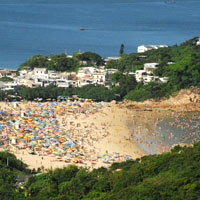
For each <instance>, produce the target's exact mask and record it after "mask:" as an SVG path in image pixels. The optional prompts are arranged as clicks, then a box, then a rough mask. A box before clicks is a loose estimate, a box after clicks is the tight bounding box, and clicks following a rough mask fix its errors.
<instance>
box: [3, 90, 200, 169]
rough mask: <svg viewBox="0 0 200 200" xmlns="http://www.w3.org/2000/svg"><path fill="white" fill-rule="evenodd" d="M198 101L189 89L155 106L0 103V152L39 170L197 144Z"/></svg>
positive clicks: (93, 164) (100, 164)
mask: <svg viewBox="0 0 200 200" xmlns="http://www.w3.org/2000/svg"><path fill="white" fill-rule="evenodd" d="M199 99H200V94H199V91H196V90H194V89H191V90H182V91H180V92H179V93H178V95H176V96H175V97H171V98H169V99H168V100H163V101H160V102H155V101H152V100H149V101H146V102H143V103H138V102H131V101H128V102H127V101H123V102H119V103H116V102H111V103H106V102H99V103H97V102H93V101H92V100H90V101H89V100H84V101H81V100H79V99H77V100H75V101H72V100H70V99H69V100H68V101H67V102H44V103H41V102H18V103H14V102H13V103H10V102H0V112H1V116H0V117H1V121H0V142H1V150H8V151H11V152H13V153H14V154H15V155H16V156H17V158H18V159H20V160H22V161H23V162H24V163H26V164H27V165H28V167H29V168H31V169H38V168H40V169H42V170H47V169H54V168H57V167H63V166H67V165H70V164H75V165H78V166H82V167H87V168H90V169H92V168H98V167H108V166H109V165H111V164H112V163H113V162H121V161H126V160H128V159H136V158H140V157H142V156H144V155H146V154H149V153H150V154H151V153H162V152H167V151H170V149H171V148H172V147H173V146H174V145H176V144H183V145H185V144H186V145H188V144H193V143H195V142H197V141H199V140H200V131H199V130H200V128H199V127H200V123H199V122H200V121H199V119H200V118H199V116H200V113H199V108H200V103H199ZM188 111H189V114H188Z"/></svg>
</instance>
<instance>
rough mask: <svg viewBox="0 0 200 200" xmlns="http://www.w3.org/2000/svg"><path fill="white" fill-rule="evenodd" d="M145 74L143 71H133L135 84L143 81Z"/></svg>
mask: <svg viewBox="0 0 200 200" xmlns="http://www.w3.org/2000/svg"><path fill="white" fill-rule="evenodd" d="M146 75H147V73H146V71H145V70H136V71H135V79H136V81H137V82H141V81H143V78H144V76H146Z"/></svg>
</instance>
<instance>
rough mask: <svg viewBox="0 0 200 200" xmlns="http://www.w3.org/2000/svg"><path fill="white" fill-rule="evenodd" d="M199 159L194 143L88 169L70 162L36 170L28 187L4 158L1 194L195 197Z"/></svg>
mask: <svg viewBox="0 0 200 200" xmlns="http://www.w3.org/2000/svg"><path fill="white" fill-rule="evenodd" d="M0 158H1V154H0ZM1 162H2V161H1ZM15 162H16V163H17V162H18V161H15ZM16 165H18V164H16ZM199 165H200V143H196V144H195V145H194V147H180V146H176V147H174V149H172V151H171V152H168V153H163V154H161V155H150V156H144V157H142V158H141V159H137V160H128V161H126V162H122V163H113V164H112V166H111V167H110V168H103V167H102V168H99V169H93V170H92V171H88V170H87V169H84V168H78V167H76V166H69V167H65V168H63V169H55V170H53V171H52V170H51V171H49V172H47V173H42V174H38V175H37V176H32V177H31V178H29V179H28V180H27V181H26V182H25V185H24V189H21V190H16V185H15V184H14V183H15V176H16V173H17V172H16V171H12V169H13V168H11V169H10V168H9V167H7V166H6V164H5V163H4V165H3V167H2V165H0V166H1V168H2V169H1V171H0V181H2V184H1V187H0V197H1V199H3V200H4V199H6V200H9V199H13V196H12V195H16V196H15V198H14V199H16V200H17V199H28V200H36V199H40V200H46V199H50V200H74V199H76V200H79V199H83V200H91V199H94V200H110V199H112V200H141V199H142V200H157V199H163V200H168V199H169V200H179V199H187V200H197V199H199V196H200V168H199ZM22 170H23V169H22ZM5 174H6V175H5ZM8 191H9V192H8ZM22 196H23V197H22Z"/></svg>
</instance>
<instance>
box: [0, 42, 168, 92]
mask: <svg viewBox="0 0 200 200" xmlns="http://www.w3.org/2000/svg"><path fill="white" fill-rule="evenodd" d="M163 47H167V45H142V46H139V47H138V53H142V52H145V51H148V50H150V49H157V48H163ZM118 59H119V57H108V58H106V59H105V63H107V62H108V61H109V60H118ZM169 64H170V63H169ZM171 64H172V63H171ZM157 67H158V63H146V64H144V69H143V70H136V71H135V72H134V73H133V72H130V73H129V75H133V76H135V78H136V81H137V82H144V83H149V82H152V81H155V82H161V83H166V82H167V81H168V77H162V78H161V77H158V76H154V72H155V70H156V69H157ZM117 72H118V70H117V69H105V68H104V66H102V67H99V68H97V67H93V66H91V67H82V68H80V69H79V71H78V72H77V73H76V72H70V73H68V72H58V71H53V70H48V69H47V68H34V69H33V70H31V69H30V68H29V67H24V68H23V69H22V70H20V71H17V70H9V69H0V78H2V77H9V78H12V79H13V81H8V82H3V81H0V90H15V89H17V88H18V87H19V86H26V87H31V88H34V87H46V86H49V85H55V86H57V87H64V88H69V87H82V86H85V85H88V84H94V85H103V86H105V87H110V86H111V85H112V75H113V74H114V73H117Z"/></svg>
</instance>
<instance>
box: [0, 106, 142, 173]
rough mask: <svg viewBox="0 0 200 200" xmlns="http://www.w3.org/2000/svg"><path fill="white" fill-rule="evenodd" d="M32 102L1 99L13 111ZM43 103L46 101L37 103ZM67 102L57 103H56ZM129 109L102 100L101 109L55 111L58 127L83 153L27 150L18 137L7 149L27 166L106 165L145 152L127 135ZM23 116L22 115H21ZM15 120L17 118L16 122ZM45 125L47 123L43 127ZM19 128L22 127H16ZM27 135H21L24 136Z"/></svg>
mask: <svg viewBox="0 0 200 200" xmlns="http://www.w3.org/2000/svg"><path fill="white" fill-rule="evenodd" d="M32 104H36V103H35V102H33V103H31V102H27V103H24V102H23V103H17V105H16V104H15V103H3V102H2V103H0V106H1V109H7V110H8V111H9V110H10V111H11V110H12V111H11V112H13V113H15V112H17V111H19V110H24V109H25V108H26V107H27V106H32ZM42 104H44V105H45V106H46V105H47V104H49V103H40V105H42ZM61 105H62V106H66V105H65V104H63V103H60V104H59V106H61ZM130 115H131V113H130V111H129V110H128V109H124V108H123V109H121V108H120V106H119V105H117V104H115V103H102V106H101V109H99V110H94V111H93V112H91V113H80V112H67V111H62V112H55V117H56V121H57V125H58V127H59V130H62V131H63V132H64V133H65V134H68V136H70V139H71V140H72V141H74V142H75V143H76V144H80V149H79V151H80V152H81V153H80V154H81V155H82V156H79V157H76V156H75V157H74V156H73V158H72V157H71V158H70V159H63V157H62V156H55V155H52V154H49V155H48V154H46V153H41V154H39V153H37V154H36V155H32V154H30V151H29V149H28V148H23V149H19V148H18V146H20V140H18V143H17V144H16V145H13V144H10V145H9V147H8V149H9V150H10V151H11V152H13V153H14V154H15V155H16V157H17V158H18V159H20V160H22V161H23V162H25V163H26V164H27V165H28V166H29V168H31V169H33V168H35V169H37V168H41V169H54V168H57V167H63V166H66V165H69V164H76V165H79V166H84V167H87V168H98V167H101V166H104V167H107V166H109V165H110V164H111V163H112V162H120V161H124V160H127V159H130V158H131V159H136V158H138V157H141V156H143V155H144V152H143V151H142V150H141V149H140V148H138V147H137V146H136V145H135V144H134V141H133V139H132V138H131V136H130V129H129V127H128V125H127V121H128V119H129V118H130ZM21 118H22V117H21ZM15 123H16V122H15ZM46 128H47V127H46ZM15 131H17V132H20V131H21V130H20V129H19V130H16V129H15ZM25 137H26V135H25V136H24V138H25Z"/></svg>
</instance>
